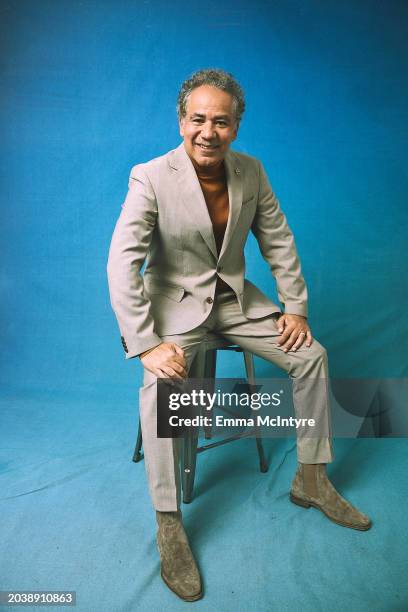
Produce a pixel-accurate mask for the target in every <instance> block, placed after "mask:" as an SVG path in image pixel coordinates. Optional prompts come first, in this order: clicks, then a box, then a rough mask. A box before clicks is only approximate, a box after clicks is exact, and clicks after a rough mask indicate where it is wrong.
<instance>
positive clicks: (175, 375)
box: [161, 365, 183, 380]
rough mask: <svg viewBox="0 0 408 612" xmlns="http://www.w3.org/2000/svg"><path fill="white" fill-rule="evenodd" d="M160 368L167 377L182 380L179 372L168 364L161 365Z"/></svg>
mask: <svg viewBox="0 0 408 612" xmlns="http://www.w3.org/2000/svg"><path fill="white" fill-rule="evenodd" d="M161 369H162V371H163V372H165V373H166V374H167V375H168V377H169V378H178V379H180V380H183V376H180V374H178V373H177V372H176V370H174V369H173V368H171V367H170V366H167V365H164V366H162V367H161Z"/></svg>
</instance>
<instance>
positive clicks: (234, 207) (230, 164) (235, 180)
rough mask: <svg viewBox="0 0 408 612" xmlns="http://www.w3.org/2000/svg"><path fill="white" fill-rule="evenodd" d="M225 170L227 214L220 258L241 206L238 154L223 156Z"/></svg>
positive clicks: (229, 153) (232, 231)
mask: <svg viewBox="0 0 408 612" xmlns="http://www.w3.org/2000/svg"><path fill="white" fill-rule="evenodd" d="M225 170H226V173H227V184H228V197H229V214H228V222H227V227H226V230H225V235H224V240H223V243H222V248H221V253H220V259H221V257H222V255H223V254H224V253H225V251H226V249H227V247H228V244H229V242H230V240H231V236H232V234H233V233H234V229H235V226H236V224H237V221H238V217H239V214H240V212H241V207H242V180H243V179H242V167H241V164H240V163H239V160H238V156H236V155H234V153H233V152H232V151H228V153H227V155H226V156H225Z"/></svg>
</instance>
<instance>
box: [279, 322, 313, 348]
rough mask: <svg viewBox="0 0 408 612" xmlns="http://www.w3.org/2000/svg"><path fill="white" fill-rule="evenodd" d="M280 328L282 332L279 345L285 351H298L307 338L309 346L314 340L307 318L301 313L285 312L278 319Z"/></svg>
mask: <svg viewBox="0 0 408 612" xmlns="http://www.w3.org/2000/svg"><path fill="white" fill-rule="evenodd" d="M278 330H279V331H280V333H281V334H282V335H281V337H280V338H278V346H282V347H283V350H284V351H285V353H287V352H288V351H290V350H291V349H292V351H297V349H298V348H299V347H300V346H302V344H303V342H304V341H305V340H306V346H307V347H309V346H310V345H311V344H312V342H313V338H312V332H311V331H310V327H309V326H308V324H307V321H306V318H305V317H302V316H301V315H294V314H284V315H282V316H281V317H279V319H278Z"/></svg>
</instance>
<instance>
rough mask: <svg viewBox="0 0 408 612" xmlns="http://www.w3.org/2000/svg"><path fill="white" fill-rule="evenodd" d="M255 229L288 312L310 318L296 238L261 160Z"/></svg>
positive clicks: (253, 226) (264, 256)
mask: <svg viewBox="0 0 408 612" xmlns="http://www.w3.org/2000/svg"><path fill="white" fill-rule="evenodd" d="M252 231H253V233H254V235H255V237H256V239H257V240H258V244H259V247H260V250H261V253H262V256H263V258H264V259H265V260H266V261H267V262H268V264H269V266H270V268H271V272H272V274H273V276H274V277H275V279H276V284H277V290H278V296H279V300H280V301H281V302H282V304H283V305H284V310H285V313H286V314H297V315H302V316H304V317H307V289H306V284H305V281H304V279H303V276H302V272H301V267H300V261H299V257H298V254H297V251H296V246H295V240H294V238H293V234H292V232H291V230H290V228H289V226H288V224H287V221H286V218H285V215H284V214H283V213H282V211H281V208H280V205H279V202H278V199H277V198H276V196H275V194H274V193H273V191H272V188H271V186H270V183H269V181H268V177H267V176H266V173H265V170H264V168H263V166H262V164H261V163H259V194H258V203H257V210H256V214H255V217H254V221H253V224H252Z"/></svg>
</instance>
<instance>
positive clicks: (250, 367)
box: [244, 351, 268, 473]
mask: <svg viewBox="0 0 408 612" xmlns="http://www.w3.org/2000/svg"><path fill="white" fill-rule="evenodd" d="M244 361H245V372H246V376H247V380H248V383H249V387H250V390H251V391H252V389H251V387H254V386H255V366H254V356H253V355H252V353H250V352H249V351H244ZM255 430H256V432H257V435H256V438H255V441H256V448H257V451H258V457H259V469H260V471H261V472H263V473H265V472H267V471H268V464H267V462H266V459H265V453H264V449H263V444H262V436H261V429H260V427H259V426H258V425H255Z"/></svg>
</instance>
